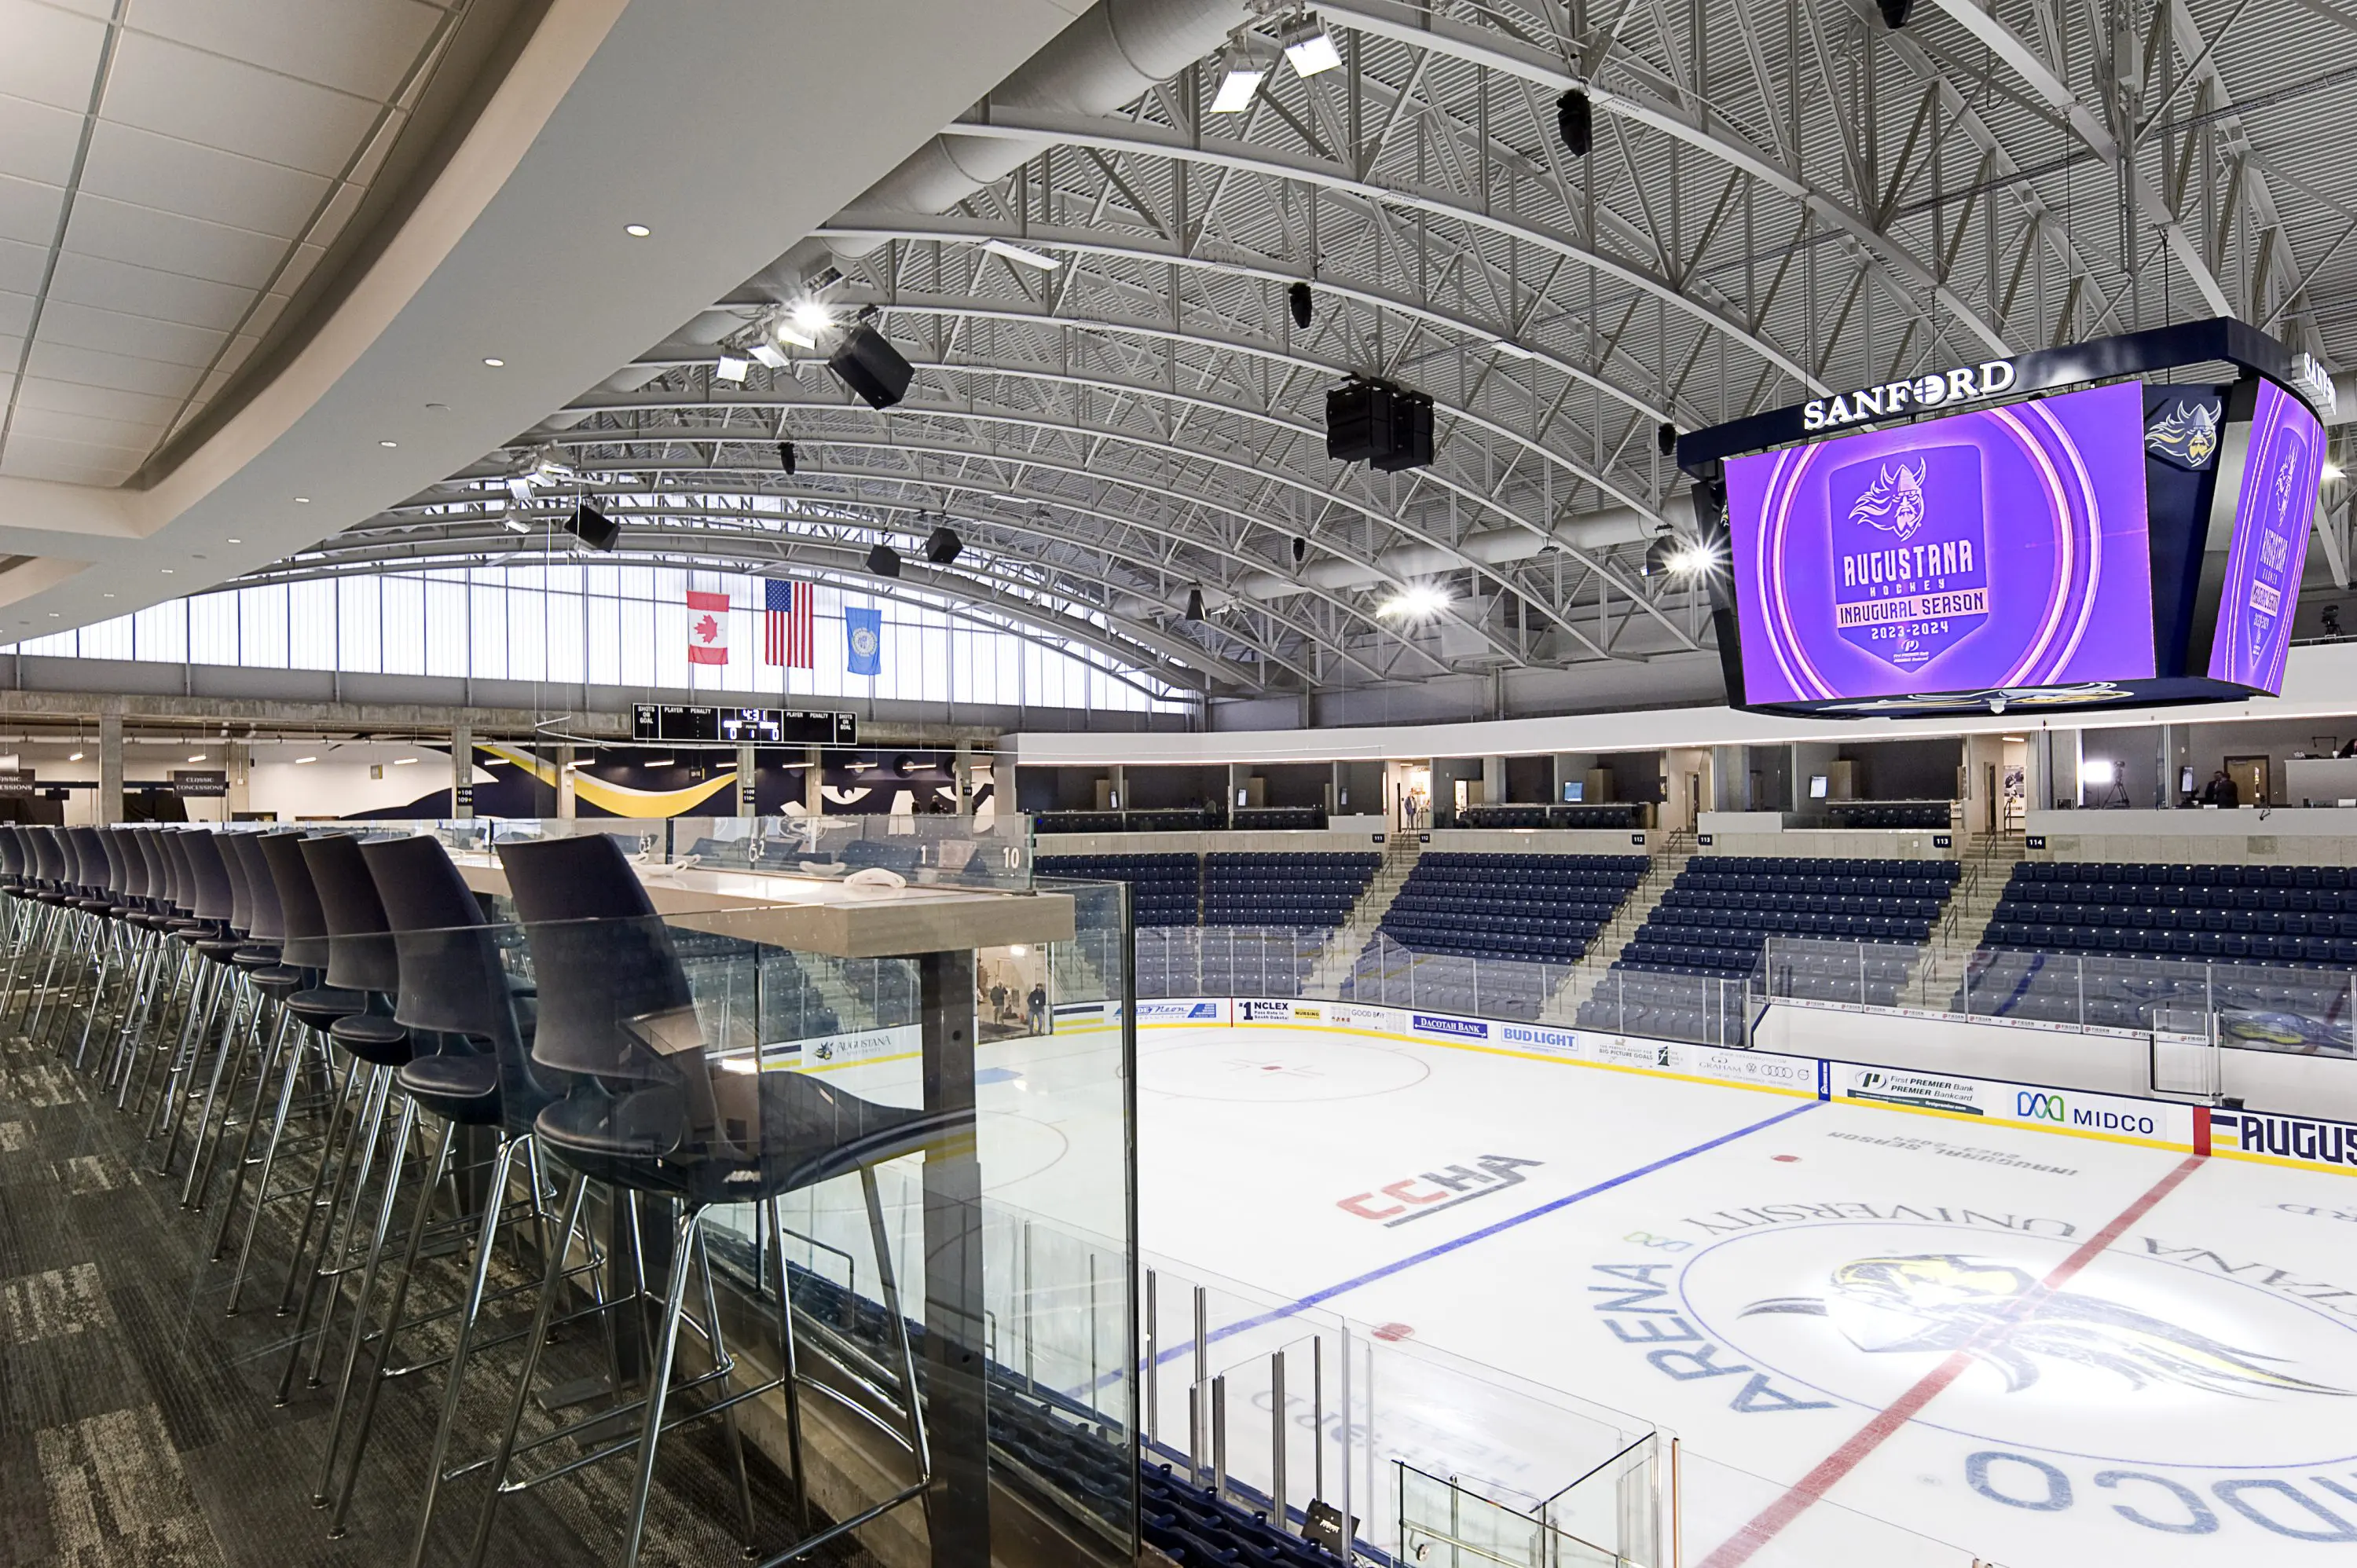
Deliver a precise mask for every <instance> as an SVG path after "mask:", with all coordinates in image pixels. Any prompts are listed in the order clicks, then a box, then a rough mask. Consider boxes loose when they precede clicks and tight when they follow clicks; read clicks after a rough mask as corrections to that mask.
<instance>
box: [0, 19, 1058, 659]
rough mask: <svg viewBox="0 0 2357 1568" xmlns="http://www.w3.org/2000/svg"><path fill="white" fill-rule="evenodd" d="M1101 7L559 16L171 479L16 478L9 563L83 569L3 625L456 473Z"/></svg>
mask: <svg viewBox="0 0 2357 1568" xmlns="http://www.w3.org/2000/svg"><path fill="white" fill-rule="evenodd" d="M1086 8H1087V6H1086V0H876V3H872V4H865V5H778V4H775V3H774V0H697V3H696V4H694V5H670V4H664V3H662V0H553V3H552V4H550V5H549V6H548V8H547V11H546V13H545V15H544V17H543V19H542V20H541V22H540V25H539V26H538V27H537V28H536V29H535V31H534V32H533V36H532V38H531V39H530V41H529V42H528V43H526V44H525V45H524V46H523V48H522V50H521V52H520V53H519V54H518V56H517V58H516V59H515V62H514V64H513V65H512V66H511V68H510V70H508V72H507V74H506V76H505V77H504V78H503V79H502V80H501V81H500V85H499V87H498V88H497V90H496V91H495V92H494V93H493V94H492V96H491V97H490V101H489V102H488V104H487V106H486V107H485V109H484V110H483V112H482V113H481V114H480V115H479V118H478V119H477V120H476V122H475V124H473V126H472V127H471V129H470V130H469V131H468V134H467V136H466V139H465V141H464V142H463V144H461V145H460V146H459V147H458V148H457V151H456V152H455V153H454V154H453V156H451V157H450V158H449V159H448V160H447V163H446V164H445V165H444V166H443V167H442V169H441V172H440V173H439V175H438V176H437V177H436V178H435V180H434V182H433V184H432V186H431V187H430V188H428V189H426V190H425V192H424V193H423V194H422V196H421V197H420V198H419V199H418V200H417V201H416V203H415V205H414V208H413V209H412V210H411V211H410V213H409V215H408V216H407V218H406V219H405V220H404V221H403V223H402V226H401V228H400V230H399V231H398V232H397V233H396V234H395V235H394V236H393V239H392V240H391V241H390V242H388V243H387V244H385V245H384V246H383V247H382V250H381V251H380V252H378V253H377V255H376V256H375V258H374V260H373V261H372V263H371V264H370V266H369V269H368V271H367V273H366V274H364V275H363V276H362V277H361V279H360V280H359V281H358V282H357V283H356V284H355V285H353V286H352V288H351V289H350V293H349V294H348V295H346V297H345V298H344V299H343V301H342V303H341V304H340V306H338V307H337V308H336V310H335V311H334V312H333V314H332V315H330V316H328V317H327V318H326V320H325V321H324V323H323V324H322V326H321V327H320V328H319V330H318V331H317V332H316V333H315V334H314V335H313V336H312V338H310V340H309V341H308V342H307V343H305V344H304V345H302V347H301V348H300V349H299V350H297V351H296V352H294V353H293V354H291V355H290V356H289V357H288V358H287V360H286V361H285V368H284V369H283V370H281V371H279V372H278V373H277V374H276V375H275V376H274V378H273V379H272V380H271V381H270V382H269V383H268V384H267V385H265V386H263V387H262V388H260V389H259V390H258V391H257V392H256V393H255V394H254V396H253V398H252V400H251V401H250V402H248V403H246V405H245V406H244V407H242V409H240V410H239V411H238V412H237V413H236V414H235V415H234V416H233V417H231V418H230V419H228V420H227V421H226V422H225V423H224V424H222V425H221V428H220V429H219V430H218V431H217V432H215V433H214V434H213V435H212V436H211V437H210V439H208V440H206V441H205V442H204V443H203V445H202V446H199V447H198V448H197V449H196V450H195V451H194V452H192V453H191V454H190V455H189V456H188V458H187V459H186V460H185V461H183V462H182V463H181V464H180V465H179V466H178V467H177V468H175V469H173V470H172V471H171V472H170V473H168V474H167V475H165V476H163V477H162V478H159V479H158V480H156V483H155V484H154V485H153V486H152V488H149V489H144V490H135V489H107V488H102V487H100V486H95V485H83V484H71V483H61V482H57V481H48V480H40V479H33V478H20V477H15V476H9V475H0V555H6V554H18V555H27V556H36V557H41V558H44V559H46V560H49V561H53V562H66V563H81V562H88V563H91V565H90V567H89V569H87V570H81V571H75V572H73V573H72V574H71V575H69V576H67V578H66V579H65V580H64V581H63V582H61V583H59V584H57V585H54V586H48V587H46V588H44V589H43V590H42V591H40V592H38V593H35V594H32V595H29V596H22V597H19V598H18V599H16V602H15V603H13V604H9V605H7V606H6V607H5V613H0V637H11V638H13V637H18V636H24V635H28V634H38V633H40V632H48V631H55V630H59V629H61V628H65V627H70V626H75V625H80V624H85V623H88V622H91V621H96V620H101V619H104V618H108V617H111V616H116V615H121V614H123V613H124V612H126V611H128V610H131V609H135V608H137V607H141V606H143V605H146V604H151V603H154V602H156V601H158V600H162V599H167V598H173V597H177V596H181V595H183V594H187V593H190V592H193V591H196V590H198V589H200V588H204V587H208V586H210V585H214V584H216V583H219V582H221V581H223V580H225V579H227V578H230V577H233V576H236V575H239V574H241V573H242V572H247V571H251V570H253V568H255V567H258V566H261V565H264V564H267V563H270V562H273V561H275V560H277V559H279V558H281V557H284V556H286V555H289V554H292V553H296V552H298V551H301V550H303V549H305V548H306V547H307V546H309V545H311V544H313V543H315V542H317V541H318V540H319V539H321V538H322V537H324V536H326V535H328V534H331V533H333V532H337V531H338V530H339V529H341V528H343V527H345V526H347V525H349V524H350V523H353V522H356V521H360V520H361V519H364V518H367V517H371V516H372V515H374V514H375V513H377V512H379V511H382V510H383V509H385V508H386V507H388V506H390V505H393V503H395V502H397V501H399V500H401V499H404V497H406V496H409V495H412V494H414V493H415V492H417V491H418V490H421V489H425V487H427V486H429V485H431V484H433V483H435V482H436V480H438V479H440V478H442V477H443V476H445V475H447V474H449V473H452V472H454V471H456V470H457V469H459V468H461V467H465V466H466V465H467V464H468V463H469V462H472V461H473V460H475V459H476V458H478V457H479V456H481V454H482V453H484V452H485V451H487V450H490V449H491V448H493V447H496V446H500V445H502V444H503V443H505V442H507V441H508V440H510V439H511V437H512V436H513V435H514V434H515V433H516V432H518V431H520V430H524V429H528V428H530V427H531V426H532V425H533V424H536V423H537V422H538V421H539V420H541V419H542V418H543V417H544V415H545V414H546V413H547V411H548V410H549V409H551V408H555V407H560V406H562V405H564V404H565V403H567V402H568V401H570V400H571V399H572V398H574V397H575V396H576V395H577V394H579V393H580V392H581V391H582V390H583V389H584V388H586V387H588V386H591V385H593V384H594V383H596V382H597V381H599V380H600V379H601V378H603V377H604V376H606V375H608V373H610V372H611V371H613V370H614V368H615V367H616V366H618V365H624V364H628V363H629V362H630V360H633V359H634V358H635V357H636V356H637V355H638V354H639V353H640V352H641V351H642V350H643V349H646V348H647V347H648V346H649V345H650V344H652V343H656V342H659V341H662V339H663V338H665V337H667V336H668V335H669V334H670V333H671V332H672V331H673V329H675V328H677V327H678V325H679V323H680V322H682V321H683V320H686V319H687V318H688V317H692V316H694V315H695V314H697V313H698V312H699V311H701V310H703V309H705V307H706V306H708V305H709V304H710V303H711V301H713V300H714V299H716V298H718V297H720V296H722V295H726V294H727V293H728V292H729V291H730V290H732V289H733V288H735V287H736V286H737V284H739V283H740V282H741V281H742V280H744V279H745V278H747V277H748V276H750V275H751V274H754V273H756V272H758V271H759V270H760V269H761V268H762V267H763V266H765V265H767V264H769V263H770V262H772V261H773V260H775V258H776V257H777V256H778V255H779V254H780V252H783V251H784V250H786V249H787V248H788V247H790V246H791V245H792V244H793V243H795V242H797V241H799V240H800V239H802V237H803V236H804V235H806V234H808V233H809V232H810V231H812V230H813V229H815V228H817V227H818V226H819V225H821V224H823V222H825V220H827V219H828V218H829V217H830V216H832V215H833V214H834V211H835V210H836V209H839V208H840V207H842V206H843V204H844V203H845V202H846V201H848V200H849V199H852V198H853V197H855V196H856V195H858V194H859V192H861V191H863V190H865V189H866V188H868V187H869V186H871V185H872V184H873V183H874V182H875V181H876V180H877V178H878V177H880V176H882V175H883V174H885V173H886V172H887V171H888V170H890V169H891V168H892V167H893V166H895V165H896V164H898V163H899V161H900V160H901V158H902V157H904V156H906V155H907V154H908V153H909V150H910V149H911V148H913V147H915V146H917V145H920V143H922V142H924V141H925V140H926V138H928V137H930V136H931V135H932V134H934V133H936V132H938V131H939V130H940V129H941V127H942V125H944V124H948V123H949V122H951V121H952V120H954V119H955V118H956V117H957V116H958V115H959V114H961V113H964V111H965V110H966V109H967V107H968V106H969V105H970V104H972V103H973V102H974V101H976V100H977V99H979V98H981V97H982V96H983V95H984V94H985V93H987V92H988V91H990V90H991V89H992V88H993V87H995V86H996V84H997V83H998V82H999V81H1001V80H1002V79H1003V78H1005V77H1006V74H1007V73H1008V72H1009V71H1010V70H1013V69H1014V68H1015V67H1017V66H1018V65H1020V64H1022V63H1023V61H1024V60H1026V59H1028V58H1029V57H1030V56H1031V55H1032V54H1033V53H1034V52H1036V51H1037V50H1038V49H1039V47H1040V46H1041V45H1043V44H1044V43H1046V42H1047V41H1048V40H1049V38H1053V37H1054V36H1055V35H1056V34H1057V33H1058V32H1060V30H1061V29H1062V28H1063V27H1065V26H1066V25H1068V24H1069V23H1070V22H1071V20H1072V18H1073V17H1074V16H1077V15H1078V14H1080V13H1081V12H1082V11H1083V10H1085V9H1086ZM909 39H922V40H924V47H923V48H909V47H908V40H909ZM633 224H636V225H643V226H645V227H646V228H647V229H648V230H649V231H650V232H649V233H648V235H647V236H646V237H644V238H635V237H632V236H631V235H630V234H628V233H626V232H625V227H626V226H627V225H633ZM487 358H494V359H499V360H503V361H504V365H503V366H502V367H500V368H496V369H494V368H492V367H490V366H487V365H486V364H485V363H484V362H483V361H484V360H485V359H487ZM297 497H304V498H307V499H306V500H298V499H296V498H297ZM232 540H234V541H236V542H234V543H232V542H231V541H232Z"/></svg>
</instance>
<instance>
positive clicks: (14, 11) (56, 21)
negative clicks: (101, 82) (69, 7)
mask: <svg viewBox="0 0 2357 1568" xmlns="http://www.w3.org/2000/svg"><path fill="white" fill-rule="evenodd" d="M0 39H5V41H6V47H5V48H0V92H6V93H11V94H14V95H15V96H16V97H18V98H29V99H32V100H33V101H34V102H37V103H48V104H53V105H55V106H56V107H58V108H59V109H70V110H72V111H73V112H74V113H77V114H80V113H85V112H86V111H88V110H89V108H90V90H91V83H92V81H94V80H95V78H96V76H97V72H98V57H99V51H100V48H101V47H102V46H103V45H104V43H105V42H106V27H105V26H104V25H103V24H102V23H100V22H95V21H92V20H91V18H89V17H87V16H75V15H73V14H72V13H70V12H68V11H61V10H59V9H58V8H57V7H56V6H54V5H39V4H37V3H36V0H0Z"/></svg>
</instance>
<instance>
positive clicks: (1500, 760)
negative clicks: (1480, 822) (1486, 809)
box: [1481, 757, 1506, 806]
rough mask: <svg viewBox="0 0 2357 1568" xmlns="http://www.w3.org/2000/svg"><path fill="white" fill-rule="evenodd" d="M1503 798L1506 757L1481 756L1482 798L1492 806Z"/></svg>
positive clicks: (1504, 793) (1504, 795) (1504, 796)
mask: <svg viewBox="0 0 2357 1568" xmlns="http://www.w3.org/2000/svg"><path fill="white" fill-rule="evenodd" d="M1505 798H1506V759H1505V758H1504V757H1483V758H1482V759H1481V799H1482V800H1483V801H1484V802H1485V803H1486V804H1489V805H1492V806H1494V805H1497V804H1498V803H1499V802H1500V801H1501V800H1504V799H1505Z"/></svg>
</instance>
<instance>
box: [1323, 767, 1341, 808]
mask: <svg viewBox="0 0 2357 1568" xmlns="http://www.w3.org/2000/svg"><path fill="white" fill-rule="evenodd" d="M1341 809H1342V764H1340V763H1339V762H1337V763H1335V764H1334V765H1333V766H1331V767H1330V768H1328V769H1327V770H1326V814H1327V815H1328V816H1332V815H1333V814H1334V813H1335V812H1337V811H1340V810H1341Z"/></svg>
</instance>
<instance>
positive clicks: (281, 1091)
mask: <svg viewBox="0 0 2357 1568" xmlns="http://www.w3.org/2000/svg"><path fill="white" fill-rule="evenodd" d="M304 840H305V835H304V834H302V833H301V832H282V833H264V834H263V835H262V836H261V837H260V839H259V840H258V841H257V843H256V847H257V848H258V849H259V850H260V851H261V853H262V857H263V860H264V863H265V864H266V865H267V866H268V868H269V873H270V880H271V885H272V886H273V887H274V889H275V891H276V894H277V898H278V909H279V928H280V932H281V936H280V942H279V950H278V956H279V961H280V963H281V964H282V965H283V966H284V967H285V968H287V969H289V970H292V971H293V972H295V973H296V975H297V976H298V977H299V979H300V982H301V984H300V985H299V986H298V987H297V988H296V990H294V991H293V992H292V993H289V994H288V995H287V996H286V998H285V1011H286V1014H287V1015H288V1016H289V1017H291V1018H292V1019H294V1021H295V1025H296V1029H297V1031H298V1033H297V1034H296V1042H295V1045H294V1047H293V1048H292V1049H290V1050H289V1051H287V1052H286V1053H285V1058H284V1062H283V1066H282V1068H281V1070H280V1074H279V1083H278V1101H277V1110H276V1112H275V1113H274V1116H273V1117H272V1120H271V1127H270V1137H269V1140H268V1142H267V1143H266V1144H264V1148H263V1153H262V1166H261V1172H260V1174H259V1176H257V1177H256V1178H255V1187H254V1196H253V1208H251V1209H249V1210H248V1211H247V1213H246V1221H245V1240H244V1241H243V1242H242V1243H241V1244H240V1246H239V1248H238V1254H237V1268H236V1270H235V1272H234V1273H232V1274H231V1277H230V1286H229V1305H228V1315H229V1316H232V1317H234V1316H237V1310H238V1302H239V1298H240V1297H241V1296H242V1294H244V1290H245V1278H246V1270H247V1267H248V1265H249V1264H250V1263H251V1262H252V1260H253V1239H254V1233H255V1231H256V1230H257V1229H258V1228H259V1226H260V1223H261V1219H262V1211H263V1210H264V1208H267V1207H269V1205H270V1204H272V1203H273V1202H275V1201H277V1200H278V1199H279V1198H282V1197H296V1196H297V1195H298V1194H301V1195H304V1196H305V1197H306V1199H307V1202H308V1203H310V1204H312V1205H316V1204H317V1198H318V1194H319V1191H320V1187H319V1183H318V1182H317V1180H315V1181H314V1182H313V1183H312V1184H311V1185H310V1187H308V1188H304V1187H296V1188H295V1189H292V1190H290V1191H287V1192H285V1193H281V1194H278V1195H275V1196H274V1195H273V1194H272V1193H271V1191H270V1176H271V1171H272V1169H273V1167H274V1165H275V1164H276V1162H277V1158H278V1153H279V1149H280V1147H281V1145H282V1144H283V1142H284V1140H285V1136H286V1123H287V1119H288V1117H289V1116H290V1114H291V1113H292V1112H293V1110H294V1106H295V1096H296V1086H297V1083H298V1082H299V1080H300V1079H301V1077H302V1072H303V1069H304V1066H305V1064H306V1063H307V1062H309V1063H312V1064H314V1065H315V1067H316V1069H317V1074H318V1076H319V1077H320V1079H323V1085H322V1089H321V1094H322V1097H323V1098H325V1099H326V1100H327V1101H328V1122H327V1126H326V1129H325V1131H324V1132H323V1133H322V1134H321V1136H320V1140H319V1145H318V1146H319V1162H318V1167H317V1168H318V1172H319V1174H320V1175H321V1176H324V1175H325V1173H326V1172H327V1169H328V1166H329V1165H330V1164H332V1163H333V1162H332V1161H331V1159H330V1157H329V1156H330V1155H331V1153H332V1152H333V1151H334V1150H335V1148H336V1146H337V1145H336V1133H337V1132H338V1131H339V1129H340V1127H341V1126H342V1122H343V1112H344V1109H345V1105H346V1102H347V1101H349V1100H350V1094H349V1093H344V1094H338V1093H336V1092H335V1088H336V1074H335V1062H334V1059H333V1057H332V1056H331V1055H330V1054H329V1051H328V1034H327V1031H328V1026H329V1025H331V1024H333V1023H334V1022H335V1021H336V1020H337V1019H338V1018H341V1017H345V1016H348V1015H351V1014H354V1013H361V1012H365V1011H366V1010H367V1007H368V997H367V996H366V995H365V994H363V993H361V992H358V991H343V990H337V989H334V988H332V987H328V986H326V985H324V984H322V983H321V982H322V980H323V978H324V974H325V972H326V970H327V968H328V956H329V945H330V944H329V939H328V918H327V916H326V914H325V913H324V912H323V911H322V910H321V908H320V907H319V892H318V889H317V887H316V886H313V884H312V881H311V867H310V864H309V862H308V861H307V860H306V859H305V857H304V854H303V844H304ZM347 1087H349V1086H347ZM224 1222H226V1221H224ZM304 1234H305V1236H306V1237H308V1235H309V1219H308V1218H307V1219H306V1221H305V1231H304ZM303 1251H304V1248H303V1247H301V1246H298V1247H297V1248H296V1263H297V1266H298V1268H299V1263H300V1260H301V1256H302V1252H303ZM296 1272H298V1271H297V1269H290V1271H289V1273H288V1276H287V1277H288V1283H289V1288H290V1289H291V1288H292V1285H293V1280H294V1278H295V1274H296Z"/></svg>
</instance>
